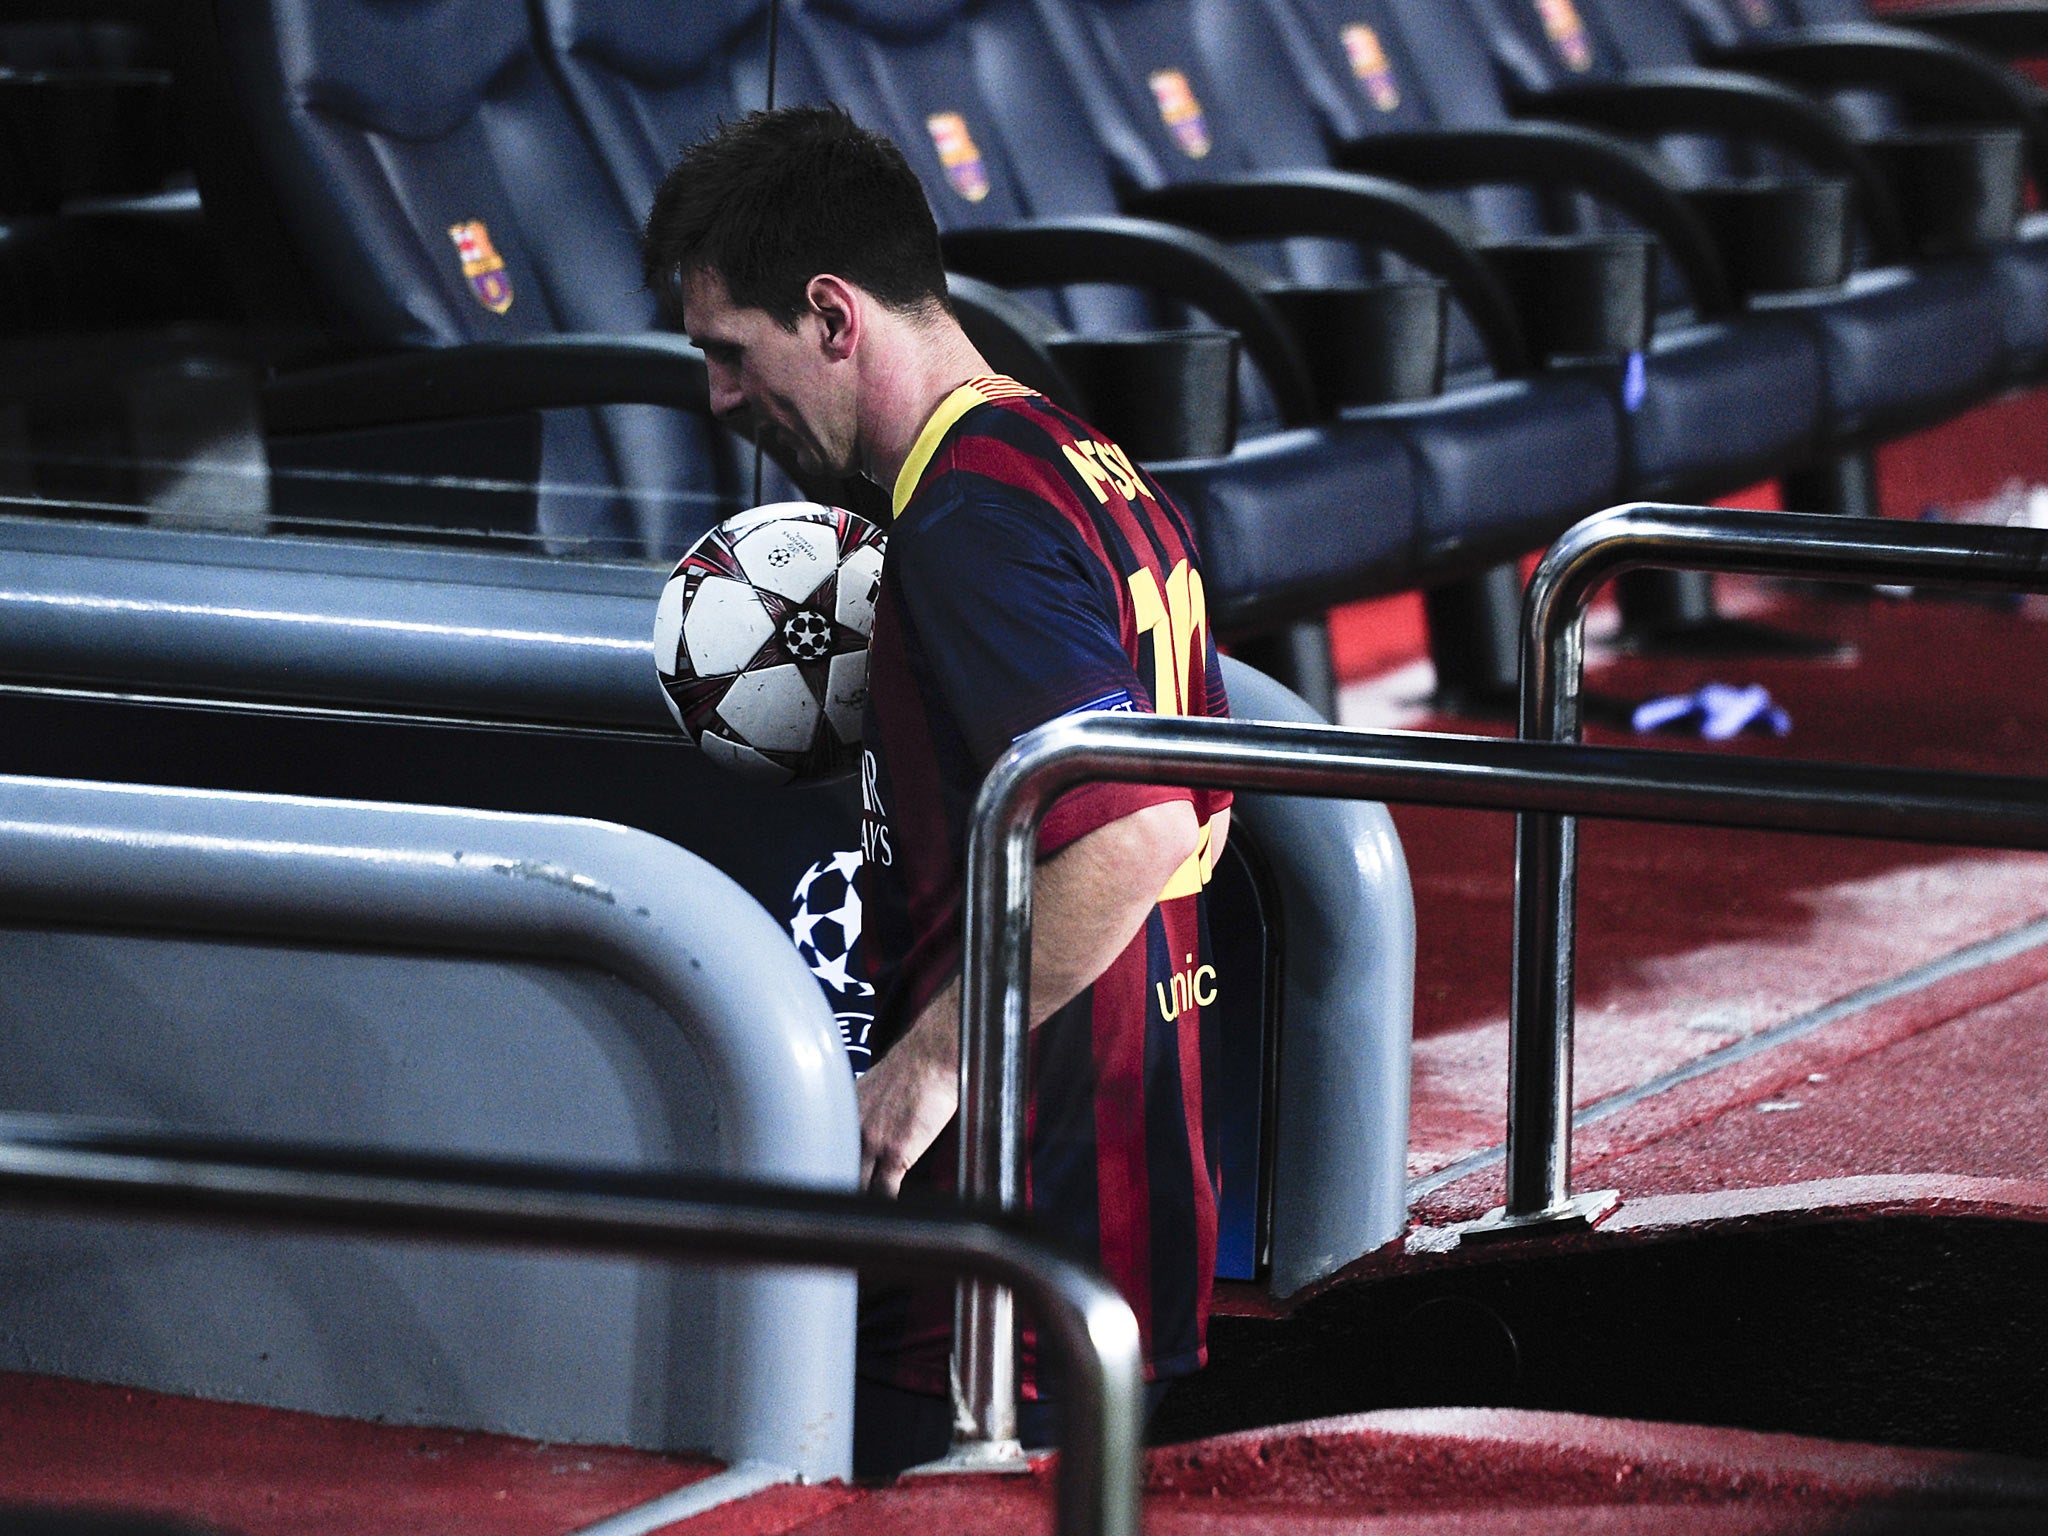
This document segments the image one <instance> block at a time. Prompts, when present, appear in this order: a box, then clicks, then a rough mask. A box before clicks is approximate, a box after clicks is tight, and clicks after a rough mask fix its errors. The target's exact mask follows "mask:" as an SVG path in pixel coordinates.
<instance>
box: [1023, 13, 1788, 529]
mask: <svg viewBox="0 0 2048 1536" xmlns="http://www.w3.org/2000/svg"><path fill="white" fill-rule="evenodd" d="M1282 5H1291V6H1292V12H1291V13H1290V14H1282V15H1280V16H1278V17H1276V16H1273V15H1271V14H1269V13H1268V11H1267V9H1266V8H1265V7H1263V6H1261V5H1260V4H1258V3H1256V0H1207V3H1206V4H1204V5H1201V6H1197V7H1192V8H1191V7H1188V6H1185V5H1176V4H1167V3H1161V0H1048V8H1049V9H1056V10H1057V11H1059V12H1061V13H1064V15H1065V16H1066V17H1067V18H1068V19H1069V27H1068V28H1066V29H1063V30H1067V31H1069V32H1082V31H1085V32H1086V33H1087V34H1089V35H1090V38H1091V40H1092V41H1094V42H1095V43H1096V44H1097V45H1098V46H1096V47H1095V48H1094V49H1093V50H1092V52H1091V53H1089V54H1087V55H1084V56H1081V57H1078V58H1077V59H1076V63H1077V64H1080V65H1081V66H1083V67H1086V68H1089V69H1092V70H1093V71H1094V72H1095V73H1096V74H1097V75H1098V76H1100V77H1101V78H1102V79H1103V80H1104V81H1105V84H1107V83H1110V82H1113V83H1114V86H1115V87H1116V90H1117V96H1118V100H1119V102H1120V104H1121V105H1122V107H1123V117H1124V122H1123V123H1120V124H1118V125H1117V126H1118V127H1119V128H1123V129H1124V131H1123V132H1122V133H1121V134H1120V135H1119V136H1118V138H1117V139H1112V140H1110V142H1111V143H1113V144H1114V143H1117V142H1118V141H1119V139H1120V140H1121V141H1122V142H1124V143H1132V141H1133V140H1137V141H1141V142H1142V145H1143V150H1144V154H1143V157H1142V158H1140V156H1139V155H1138V154H1137V153H1127V154H1126V155H1124V156H1122V157H1121V159H1120V165H1121V168H1122V169H1123V171H1124V173H1125V175H1126V176H1127V177H1129V178H1131V179H1132V180H1133V181H1135V182H1136V183H1137V184H1138V185H1140V186H1146V185H1148V184H1149V185H1157V184H1160V183H1161V182H1162V180H1163V181H1164V182H1165V183H1167V184H1174V183H1185V182H1187V181H1190V180H1194V179H1197V178H1202V179H1211V180H1213V179H1214V178H1217V177H1219V176H1227V175H1229V174H1232V173H1242V172H1245V171H1249V172H1251V173H1253V174H1270V173H1275V172H1286V171H1290V170H1300V169H1304V168H1306V167H1308V166H1324V165H1327V164H1328V163H1329V159H1328V157H1329V150H1328V148H1327V144H1328V143H1329V142H1331V141H1335V142H1336V143H1338V144H1339V145H1340V146H1342V150H1341V152H1340V155H1339V158H1340V159H1343V160H1346V161H1347V162H1349V161H1363V163H1365V164H1366V165H1367V166H1368V167H1371V166H1372V165H1373V162H1372V160H1371V158H1370V151H1371V148H1372V145H1371V140H1372V139H1373V137H1374V136H1376V135H1379V134H1383V133H1393V134H1398V135H1399V136H1400V138H1401V140H1402V144H1401V148H1402V150H1403V151H1404V154H1403V156H1402V157H1401V158H1400V159H1398V160H1391V157H1390V160H1391V163H1392V164H1393V165H1394V166H1395V167H1396V169H1395V171H1394V174H1396V175H1397V176H1398V177H1400V179H1423V178H1425V177H1427V179H1429V180H1431V181H1433V182H1442V183H1445V184H1450V183H1453V182H1456V181H1467V182H1472V181H1477V180H1478V177H1477V175H1476V174H1473V175H1461V174H1460V173H1459V171H1458V169H1457V168H1456V166H1455V165H1454V164H1453V163H1452V159H1453V155H1454V154H1455V153H1456V151H1457V150H1458V149H1459V148H1460V145H1459V144H1457V143H1454V142H1453V140H1452V138H1451V136H1450V135H1449V134H1444V133H1442V132H1441V130H1443V129H1445V128H1447V127H1450V126H1451V125H1452V124H1453V123H1457V124H1459V125H1461V126H1462V125H1465V124H1469V123H1470V122H1472V121H1474V120H1477V119H1479V118H1480V117H1481V116H1482V115H1484V114H1487V113H1488V112H1489V110H1490V111H1491V115H1492V117H1493V119H1494V120H1495V129H1494V134H1493V136H1492V137H1491V138H1490V139H1488V140H1487V142H1486V144H1485V146H1484V148H1485V150H1486V152H1487V154H1488V156H1489V158H1490V160H1491V162H1492V164H1491V169H1490V170H1489V172H1488V179H1496V180H1504V181H1509V182H1512V183H1514V184H1517V185H1519V186H1521V187H1524V188H1533V189H1535V190H1537V191H1546V190H1555V189H1556V188H1558V187H1560V186H1563V187H1571V188H1574V189H1576V187H1577V186H1579V185H1582V184H1583V182H1584V180H1585V179H1587V176H1588V171H1589V169H1590V170H1591V172H1592V174H1593V175H1595V176H1598V177H1601V178H1604V179H1603V180H1602V185H1603V186H1606V185H1616V186H1618V187H1625V189H1626V190H1627V191H1628V192H1632V193H1633V194H1634V196H1633V197H1632V198H1631V203H1632V205H1634V206H1636V207H1639V208H1642V209H1643V210H1644V212H1645V215H1646V217H1650V218H1658V217H1659V216H1660V215H1661V223H1662V225H1663V230H1662V232H1663V233H1665V234H1667V236H1668V241H1669V246H1670V247H1671V248H1674V249H1675V251H1676V258H1675V260H1668V261H1667V263H1666V265H1668V266H1671V267H1674V268H1675V269H1677V270H1679V271H1681V272H1683V273H1685V274H1686V275H1687V276H1688V277H1689V278H1691V279H1692V286H1694V287H1696V288H1698V289H1700V290H1703V292H1702V293H1701V294H1699V295H1693V294H1688V295H1687V298H1688V299H1689V300H1690V311H1689V312H1687V313H1684V314H1673V315H1668V316H1666V317H1663V322H1662V323H1660V324H1659V325H1658V326H1657V329H1656V333H1655V335H1654V337H1653V339H1652V343H1651V346H1650V348H1649V350H1648V352H1647V354H1646V356H1645V358H1644V363H1645V365H1646V373H1645V377H1644V380H1643V387H1642V388H1641V389H1640V393H1639V395H1638V394H1637V393H1636V392H1634V391H1630V392H1629V393H1628V397H1627V398H1624V378H1623V376H1624V369H1623V367H1622V366H1620V365H1619V364H1616V365H1614V366H1612V367H1610V368H1609V369H1608V370H1606V372H1605V374H1604V376H1603V377H1604V382H1605V383H1606V385H1607V387H1608V388H1609V389H1610V390H1611V391H1612V394H1613V398H1614V401H1615V405H1616V409H1617V410H1618V411H1620V413H1621V414H1623V415H1624V416H1625V417H1626V419H1627V427H1628V430H1627V431H1626V432H1625V434H1624V443H1625V447H1626V451H1627V460H1626V464H1625V473H1624V479H1623V483H1622V486H1621V493H1622V494H1623V495H1627V496H1672V497H1692V496H1700V495H1712V494H1716V493H1718V492H1721V491H1725V490H1729V489H1733V488H1734V487H1736V486H1738V485H1742V484H1747V483H1749V482H1751V481H1753V480H1755V479H1756V478H1757V477H1758V475H1759V474H1761V473H1766V472H1768V471H1769V470H1770V469H1772V468H1775V467H1777V466H1778V465H1781V464H1782V463H1783V462H1785V461H1786V460H1787V459H1788V458H1791V457H1793V456H1796V455H1798V454H1800V453H1802V452H1804V451H1806V450H1807V449H1808V447H1809V446H1810V444H1811V441H1812V438H1813V434H1814V432H1815V430H1816V427H1817V424H1818V422H1817V409H1816V402H1817V397H1818V394H1819V386H1820V379H1819V360H1818V357H1817V355H1816V353H1815V349H1814V347H1813V345H1812V343H1811V341H1810V340H1809V339H1808V338H1807V337H1806V336H1805V335H1804V334H1802V333H1801V331H1800V330H1799V328H1798V327H1797V326H1796V325H1793V324H1791V323H1789V322H1784V321H1776V320H1771V319H1765V318H1752V317H1743V316H1741V315H1740V314H1739V312H1737V311H1736V309H1735V306H1734V303H1733V296H1732V295H1731V294H1730V292H1729V289H1728V284H1727V280H1726V278H1725V276H1724V274H1723V273H1722V272H1721V271H1720V270H1719V267H1718V263H1717V260H1716V257H1715V254H1714V252H1713V251H1712V249H1711V248H1710V247H1709V246H1708V245H1707V243H1706V242H1705V240H1704V239H1703V238H1702V236H1701V232H1700V231H1699V230H1698V229H1697V228H1696V227H1693V226H1692V225H1690V224H1689V222H1688V218H1687V210H1685V209H1684V207H1683V206H1682V205H1680V204H1679V203H1678V200H1677V199H1676V198H1675V197H1673V196H1672V195H1671V194H1670V192H1669V191H1668V190H1666V189H1665V188H1663V187H1661V186H1659V185H1657V184H1656V182H1655V179H1654V177H1652V176H1651V175H1649V174H1647V173H1646V172H1644V171H1643V170H1642V169H1641V168H1640V166H1639V165H1637V164H1635V163H1632V161H1631V157H1630V156H1628V155H1627V153H1626V152H1625V151H1624V150H1621V149H1619V148H1614V147H1610V146H1605V145H1600V144H1598V143H1592V142H1588V141H1587V136H1572V137H1571V138H1567V137H1566V136H1564V135H1561V134H1552V133H1546V132H1544V131H1543V130H1541V129H1537V128H1529V129H1527V130H1526V131H1522V132H1518V131H1517V130H1516V127H1515V125H1512V124H1507V123H1506V122H1505V116H1506V114H1505V112H1504V111H1503V110H1500V109H1498V107H1497V106H1495V105H1494V104H1493V103H1491V102H1487V101H1485V100H1484V99H1483V98H1482V99H1480V100H1477V101H1475V100H1473V99H1472V98H1473V97H1474V95H1475V87H1480V88H1483V87H1484V86H1486V85H1489V84H1490V81H1489V80H1487V78H1486V75H1487V70H1486V63H1485V58H1484V55H1483V54H1481V53H1479V52H1477V51H1476V49H1475V47H1474V46H1473V44H1472V43H1471V41H1470V40H1469V39H1468V38H1467V37H1465V36H1461V35H1460V32H1459V30H1458V28H1457V27H1456V26H1455V24H1448V23H1447V22H1446V19H1445V18H1443V17H1442V16H1440V15H1439V14H1438V8H1434V7H1432V8H1430V9H1429V10H1428V11H1427V12H1424V11H1422V10H1413V11H1409V12H1404V11H1402V10H1401V8H1400V6H1399V5H1398V3H1396V4H1392V5H1389V4H1383V3H1380V0H1362V3H1356V4H1354V3H1349V0H1345V3H1334V0H1272V9H1273V10H1276V11H1277V10H1279V8H1280V7H1281V6H1282ZM1425 23H1427V24H1428V25H1429V28H1430V30H1429V31H1428V32H1427V33H1426V34H1422V33H1418V32H1417V31H1416V30H1415V29H1416V28H1418V27H1420V26H1422V25H1423V24H1425ZM1283 27H1291V28H1292V29H1293V30H1294V32H1295V37H1294V42H1295V44H1296V46H1295V47H1293V48H1289V47H1288V46H1287V43H1286V32H1285V31H1284V30H1283ZM1360 28H1369V29H1371V31H1372V33H1373V36H1374V40H1375V44H1376V46H1377V47H1378V49H1379V54H1378V57H1377V59H1376V61H1374V62H1375V64H1376V68H1375V70H1374V71H1373V72H1372V76H1373V78H1372V80H1371V81H1370V82H1368V81H1367V80H1364V79H1361V78H1360V76H1359V73H1358V71H1357V69H1356V68H1355V67H1354V62H1353V59H1352V56H1351V54H1350V53H1349V52H1347V48H1346V35H1347V33H1349V35H1350V36H1351V38H1353V39H1357V38H1358V37H1359V29H1360ZM1418 35H1420V36H1426V38H1427V43H1428V47H1427V49H1426V50H1418V49H1416V48H1414V47H1412V46H1411V38H1412V37H1414V36H1418ZM1358 46H1363V45H1362V44H1360V45H1358ZM1424 51H1426V52H1427V54H1428V55H1429V59H1428V62H1427V63H1426V64H1425V63H1423V62H1422V61H1421V59H1420V58H1419V54H1420V53H1422V52H1424ZM1461 64H1462V66H1463V67H1462V68H1461V67H1460V65H1461ZM1163 71H1181V72H1183V73H1184V74H1186V76H1187V78H1189V80H1190V81H1191V82H1195V81H1199V83H1200V86H1201V88H1202V91H1203V92H1204V93H1205V94H1204V95H1203V100H1204V102H1205V104H1206V103H1207V102H1209V101H1211V100H1213V101H1214V102H1215V106H1214V107H1213V109H1210V110H1208V112H1207V127H1208V139H1209V149H1208V151H1207V153H1205V154H1204V155H1203V156H1202V157H1200V158H1193V157H1190V156H1188V155H1186V154H1184V153H1179V152H1177V147H1176V145H1175V144H1174V142H1173V140H1172V139H1171V138H1170V137H1169V136H1168V134H1167V132H1166V130H1165V125H1164V124H1163V123H1162V121H1161V117H1160V114H1159V112H1158V111H1157V110H1149V111H1148V110H1146V109H1147V108H1151V107H1152V105H1153V104H1152V102H1151V100H1150V97H1149V94H1148V92H1147V85H1146V82H1147V80H1148V78H1150V77H1156V76H1157V75H1158V74H1159V73H1160V72H1163ZM1475 76H1476V77H1477V79H1476V80H1475V79H1474V77H1475ZM1374 91H1378V92H1380V93H1381V99H1389V100H1393V101H1394V103H1395V105H1394V106H1393V107H1392V108H1391V109H1390V110H1381V109H1379V107H1378V106H1377V103H1376V101H1375V99H1374V96H1373V94H1372V93H1373V92H1374ZM1208 93H1213V94H1208ZM1126 124H1127V125H1128V127H1126V126H1125V125H1126ZM1433 142H1434V144H1435V146H1436V149H1437V151H1438V152H1437V153H1435V154H1432V143H1433ZM1471 142H1472V141H1471V140H1470V139H1467V140H1466V141H1465V143H1467V144H1469V143H1471ZM1354 146H1355V148H1354ZM1134 148H1135V146H1134ZM1431 160H1434V162H1435V165H1434V167H1433V168H1432V170H1430V171H1423V170H1421V169H1418V167H1420V166H1421V165H1422V164H1423V163H1424V162H1428V161H1431ZM1141 206H1142V204H1141ZM1463 207H1464V208H1465V209H1467V210H1470V211H1471V212H1472V213H1474V214H1476V215H1477V216H1478V223H1479V225H1480V228H1481V229H1482V230H1483V234H1484V237H1485V238H1486V239H1488V240H1491V241H1496V242H1501V241H1524V240H1532V239H1537V238H1540V237H1542V236H1544V235H1545V234H1546V233H1548V231H1547V230H1546V228H1545V227H1544V224H1543V222H1542V218H1541V209H1540V207H1539V206H1538V204H1537V200H1536V198H1535V197H1533V196H1530V195H1528V194H1527V193H1524V194H1523V195H1520V196H1517V195H1513V194H1510V195H1506V196H1496V197H1493V198H1489V199H1486V200H1484V201H1483V202H1477V201H1475V200H1473V199H1469V198H1468V199H1466V200H1465V201H1464V203H1463ZM1704 315H1710V316H1711V317H1712V318H1702V316H1704ZM1459 361H1460V362H1461V363H1463V364H1464V365H1465V366H1466V367H1468V368H1470V367H1473V366H1475V365H1479V366H1483V365H1484V362H1485V359H1483V358H1481V357H1478V356H1475V355H1472V354H1471V353H1470V352H1469V350H1468V352H1467V354H1466V355H1465V356H1464V357H1461V358H1460V359H1459Z"/></svg>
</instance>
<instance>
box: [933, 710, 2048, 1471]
mask: <svg viewBox="0 0 2048 1536" xmlns="http://www.w3.org/2000/svg"><path fill="white" fill-rule="evenodd" d="M1096 780H1114V781H1119V782H1124V783H1165V784H1181V785H1192V786H1203V787H1214V788H1222V789H1257V790H1268V791H1272V792H1274V793H1278V794H1288V795H1311V796H1328V797H1336V798H1355V799H1371V800H1388V801H1397V802H1398V801H1408V802H1413V803H1417V804H1430V805H1447V806H1461V807H1466V808H1470V809H1477V810H1501V811H1521V812H1547V813H1550V814H1552V815H1574V816H1578V815H1590V816H1608V817H1614V818H1617V819H1622V820H1634V821H1671V822H1691V823H1697V824H1702V825H1710V826H1730V827H1763V828H1776V829H1779V830H1784V831H1800V832H1823V833H1838V834H1841V835H1844V836H1852V837H1875V838H1886V839H1898V840H1904V841H1919V842H1934V843H1975V844H1984V845H1988V846H1993V847H2005V848H2038V849H2048V783H2043V782H2039V781H2035V780H2031V779H2017V778H2010V777H2004V776H2000V775H1993V774H1971V773H1933V772H1926V771H1922V770H1913V769H1896V768H1869V767H1862V766H1857V765H1848V764H1830V763H1796V762H1789V763H1788V762H1780V761H1773V760H1760V759H1753V758H1731V757H1716V756H1711V755H1708V754H1705V753H1697V752H1661V751H1646V750H1643V749H1640V748H1624V747H1588V746H1577V745H1569V744H1551V743H1545V742H1529V741H1500V740H1495V739H1491V738H1483V737H1469V736H1434V735H1410V734H1404V733H1400V732H1378V731H1352V730H1342V729H1339V728H1337V727H1334V726H1322V727H1316V726H1301V725H1272V724H1265V723H1261V722H1256V721H1248V720H1194V719H1186V718H1182V717H1177V716H1155V715H1127V714H1098V715H1076V716H1070V717H1068V718H1065V719H1061V720H1056V721H1053V722H1052V723H1051V724H1048V725H1044V726H1041V727H1039V728H1038V729H1037V730H1035V731H1032V732H1031V733H1030V734H1029V735H1026V736H1024V737H1021V738H1020V739H1019V740H1018V741H1017V742H1016V743H1015V744H1013V745H1012V746H1011V747H1010V749H1009V751H1008V752H1006V753H1005V754H1004V755H1003V757H1002V758H1001V759H1000V760H998V762H997V763H996V765H995V766H994V767H993V768H992V769H991V770H990V771H989V776H988V778H987V780H986V781H985V782H984V783H983V785H982V789H981V794H980V796H979V798H978V799H977V800H976V802H975V807H974V813H973V818H972V821H971V827H970V833H969V841H968V846H967V908H966V927H965V937H964V952H963V970H962V979H961V1051H960V1124H959V1132H960V1188H961V1191H962V1193H963V1195H964V1196H965V1197H966V1198H968V1199H970V1200H986V1201H992V1202H995V1203H998V1204H1000V1206H1001V1207H1002V1208H1003V1209H1005V1210H1014V1209H1017V1208H1018V1207H1019V1206H1020V1205H1021V1203H1022V1195H1023V1171H1024V1168H1025V1165H1026V1163H1025V1159H1026V1156H1027V1151H1028V1149H1027V1146H1026V1142H1025V1107H1026V1106H1025V1099H1026V1087H1025V1081H1026V1078H1025V1072H1026V1068H1025V1061H1026V1055H1025V1052H1026V1045H1027V1039H1028V1035H1029V1018H1030V1014H1029V1009H1030V998H1029V991H1028V987H1029V964H1028V961H1029V956H1030V953H1031V891H1032V878H1033V864H1034V855H1035V852H1036V847H1037V840H1038V827H1039V823H1040V821H1041V820H1042V819H1043V817H1044V815H1045V813H1046V811H1047V809H1048V808H1049V807H1050V806H1051V805H1052V803H1053V801H1054V800H1055V799H1057V798H1058V796H1059V795H1061V794H1062V793H1064V792H1065V791H1067V790H1070V789H1073V788H1074V787H1076V786H1077V785H1080V784H1083V783H1087V782H1091V781H1096ZM1013 1335H1014V1320H1013V1318H1012V1315H1011V1310H1010V1300H1009V1298H1008V1297H1007V1296H1006V1295H1004V1294H1003V1293H1002V1292H1001V1290H1000V1289H999V1288H997V1287H994V1286H991V1285H988V1284H975V1285H971V1286H966V1287H963V1290H962V1296H961V1302H960V1308H959V1313H958V1326H957V1328H956V1331H955V1341H954V1370H955V1373H956V1378H957V1381H958V1384H959V1388H960V1395H961V1399H962V1402H961V1405H960V1406H961V1410H962V1419H961V1425H960V1429H959V1431H958V1441H959V1443H958V1445H957V1446H956V1452H955V1458H954V1459H955V1460H956V1462H958V1463H961V1464H973V1463H975V1462H976V1461H977V1460H980V1461H992V1462H997V1463H1000V1462H1001V1461H1003V1460H1005V1459H1006V1458H1009V1457H1013V1456H1014V1455H1015V1451H1014V1439H1015V1434H1016V1387H1017V1383H1016V1362H1015V1350H1014V1337H1013Z"/></svg>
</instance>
